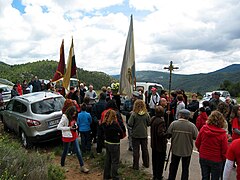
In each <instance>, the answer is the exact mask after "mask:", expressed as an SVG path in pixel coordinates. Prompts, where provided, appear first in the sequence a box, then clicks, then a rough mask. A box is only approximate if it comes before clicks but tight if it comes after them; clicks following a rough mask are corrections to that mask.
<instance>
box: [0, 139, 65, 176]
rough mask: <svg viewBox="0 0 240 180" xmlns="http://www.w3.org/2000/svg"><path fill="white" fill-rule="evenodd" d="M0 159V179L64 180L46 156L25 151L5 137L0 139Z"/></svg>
mask: <svg viewBox="0 0 240 180" xmlns="http://www.w3.org/2000/svg"><path fill="white" fill-rule="evenodd" d="M0 159H1V161H0V179H23V180H25V179H26V180H27V179H34V180H42V179H64V174H63V171H62V170H61V169H60V167H57V166H54V165H52V164H51V159H50V158H49V157H48V156H46V155H42V154H40V153H38V152H30V151H27V150H26V149H24V148H22V147H21V145H20V143H18V142H14V141H11V140H10V139H9V138H8V136H6V135H3V136H1V137H0Z"/></svg>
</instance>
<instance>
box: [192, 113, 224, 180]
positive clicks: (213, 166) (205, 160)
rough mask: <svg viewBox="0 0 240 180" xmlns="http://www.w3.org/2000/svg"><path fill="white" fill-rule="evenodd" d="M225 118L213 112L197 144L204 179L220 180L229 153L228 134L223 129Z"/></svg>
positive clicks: (201, 131) (199, 135) (202, 129)
mask: <svg viewBox="0 0 240 180" xmlns="http://www.w3.org/2000/svg"><path fill="white" fill-rule="evenodd" d="M224 123H225V119H224V116H223V115H222V114H221V113H220V112H218V111H213V112H212V113H211V115H210V116H209V117H208V120H207V122H206V125H204V126H203V127H202V128H201V130H200V132H199V134H198V137H197V140H196V142H195V145H196V147H197V148H198V151H199V156H200V158H199V161H200V166H201V171H202V179H210V176H211V179H212V180H214V179H216V180H217V179H219V178H220V176H221V172H222V166H223V162H224V161H225V159H226V157H225V155H226V151H227V145H228V144H227V143H228V141H227V134H226V131H225V130H224V129H223V127H224Z"/></svg>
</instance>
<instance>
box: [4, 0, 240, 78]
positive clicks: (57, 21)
mask: <svg viewBox="0 0 240 180" xmlns="http://www.w3.org/2000/svg"><path fill="white" fill-rule="evenodd" d="M239 9H240V2H239V1H238V0H227V1H226V0H207V1H206V0H205V1H203V0H181V1H179V0H168V1H166V0H0V61H3V62H5V63H7V64H22V63H27V62H33V61H37V60H43V59H49V60H56V61H59V49H60V45H61V41H62V39H64V42H65V56H66V57H65V58H66V61H67V56H68V51H69V47H70V42H71V37H72V36H73V38H74V46H75V47H74V48H75V55H76V61H77V67H78V68H83V69H84V70H89V71H102V72H105V73H107V74H111V75H112V74H119V73H120V69H121V64H122V59H123V53H124V47H125V43H126V39H127V33H128V29H129V23H130V15H131V14H133V27H134V39H135V61H136V70H137V71H139V70H157V71H166V70H164V69H163V68H164V67H167V66H168V65H169V62H170V61H173V64H174V65H175V66H177V67H179V70H175V72H174V73H178V74H196V73H207V72H212V71H215V70H218V69H220V68H223V67H226V66H228V65H230V64H233V63H237V64H240V10H239Z"/></svg>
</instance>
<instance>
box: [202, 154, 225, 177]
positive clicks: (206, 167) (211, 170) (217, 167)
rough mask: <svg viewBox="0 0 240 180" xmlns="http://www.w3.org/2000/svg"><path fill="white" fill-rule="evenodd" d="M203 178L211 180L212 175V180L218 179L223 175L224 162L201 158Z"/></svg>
mask: <svg viewBox="0 0 240 180" xmlns="http://www.w3.org/2000/svg"><path fill="white" fill-rule="evenodd" d="M199 162H200V166H201V171H202V180H209V179H210V175H211V180H215V179H216V180H218V179H219V178H220V177H221V172H222V166H223V162H213V161H209V160H206V159H202V158H200V159H199Z"/></svg>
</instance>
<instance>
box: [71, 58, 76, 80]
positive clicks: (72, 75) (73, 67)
mask: <svg viewBox="0 0 240 180" xmlns="http://www.w3.org/2000/svg"><path fill="white" fill-rule="evenodd" d="M76 72H77V66H76V61H75V54H73V56H72V68H71V77H74V76H76Z"/></svg>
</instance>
